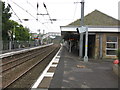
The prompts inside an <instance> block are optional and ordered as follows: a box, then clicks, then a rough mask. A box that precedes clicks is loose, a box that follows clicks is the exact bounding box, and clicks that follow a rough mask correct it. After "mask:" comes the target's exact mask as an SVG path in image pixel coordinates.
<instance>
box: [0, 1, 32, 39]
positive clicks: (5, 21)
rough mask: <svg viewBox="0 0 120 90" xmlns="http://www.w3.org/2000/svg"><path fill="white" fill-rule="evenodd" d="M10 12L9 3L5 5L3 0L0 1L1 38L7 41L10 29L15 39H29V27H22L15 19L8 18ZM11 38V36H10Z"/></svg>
mask: <svg viewBox="0 0 120 90" xmlns="http://www.w3.org/2000/svg"><path fill="white" fill-rule="evenodd" d="M11 15H12V13H10V7H9V5H8V6H7V7H5V2H2V38H3V41H8V40H9V36H8V30H11V31H12V36H13V34H15V36H16V37H15V40H19V41H28V40H29V36H30V34H29V28H26V27H23V25H21V24H19V23H17V22H16V21H13V20H10V17H11ZM12 39H13V37H12Z"/></svg>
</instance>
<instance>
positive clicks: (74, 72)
mask: <svg viewBox="0 0 120 90" xmlns="http://www.w3.org/2000/svg"><path fill="white" fill-rule="evenodd" d="M118 86H119V83H118V76H117V75H115V74H114V72H113V70H112V62H106V61H104V60H101V61H97V60H89V61H88V62H87V63H86V62H84V61H83V60H81V59H80V58H79V57H78V56H77V55H74V54H72V53H69V52H68V51H67V49H66V48H65V47H63V49H62V52H61V57H60V61H59V64H58V66H57V68H56V71H55V74H54V76H53V79H52V80H51V83H50V86H49V88H118Z"/></svg>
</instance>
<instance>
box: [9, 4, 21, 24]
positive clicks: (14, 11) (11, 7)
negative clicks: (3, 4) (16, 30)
mask: <svg viewBox="0 0 120 90" xmlns="http://www.w3.org/2000/svg"><path fill="white" fill-rule="evenodd" d="M8 6H9V7H10V8H11V10H12V11H13V12H14V14H15V15H16V16H17V18H18V20H19V21H20V22H21V23H22V20H21V19H20V18H19V16H18V15H17V14H16V13H15V11H14V10H13V8H12V7H11V5H10V4H9V3H8Z"/></svg>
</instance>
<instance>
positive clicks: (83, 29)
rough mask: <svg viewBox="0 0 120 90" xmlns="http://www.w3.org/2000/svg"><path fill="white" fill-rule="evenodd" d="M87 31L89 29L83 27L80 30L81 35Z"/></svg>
mask: <svg viewBox="0 0 120 90" xmlns="http://www.w3.org/2000/svg"><path fill="white" fill-rule="evenodd" d="M87 29H88V27H86V26H81V27H80V28H78V30H79V33H83V32H86V30H87Z"/></svg>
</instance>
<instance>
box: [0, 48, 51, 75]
mask: <svg viewBox="0 0 120 90" xmlns="http://www.w3.org/2000/svg"><path fill="white" fill-rule="evenodd" d="M48 49H49V48H46V50H44V51H41V50H39V51H36V52H33V53H29V54H27V55H24V56H21V57H18V58H16V59H14V60H10V61H7V62H4V63H3V64H1V65H0V67H2V71H1V72H0V73H5V72H7V71H9V70H11V69H13V68H15V67H17V66H19V65H21V64H23V63H25V62H27V61H28V60H30V59H32V58H35V57H36V56H38V55H40V54H43V53H45V52H46V51H48Z"/></svg>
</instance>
